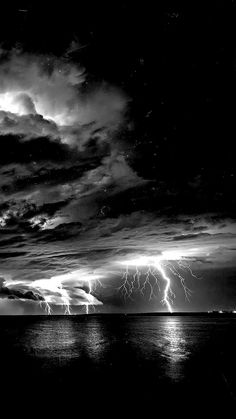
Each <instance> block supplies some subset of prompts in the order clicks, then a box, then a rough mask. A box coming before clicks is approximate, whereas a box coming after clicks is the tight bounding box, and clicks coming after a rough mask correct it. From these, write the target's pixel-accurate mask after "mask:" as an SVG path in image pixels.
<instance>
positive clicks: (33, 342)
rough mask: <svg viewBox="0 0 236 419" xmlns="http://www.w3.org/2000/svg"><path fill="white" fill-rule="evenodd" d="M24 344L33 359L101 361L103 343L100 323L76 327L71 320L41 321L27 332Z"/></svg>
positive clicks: (77, 325)
mask: <svg viewBox="0 0 236 419" xmlns="http://www.w3.org/2000/svg"><path fill="white" fill-rule="evenodd" d="M24 341H25V342H26V345H27V347H28V349H29V351H30V352H31V354H32V355H33V356H37V357H40V356H41V357H45V358H55V357H60V358H68V359H73V358H78V357H80V356H86V357H89V358H94V359H96V358H99V357H100V355H101V353H102V350H103V345H102V343H103V342H104V338H103V336H102V329H101V325H100V323H99V322H96V321H95V322H92V323H87V322H86V323H84V324H77V323H76V322H74V321H73V320H72V321H71V320H70V319H69V318H67V319H65V320H64V319H60V320H58V321H51V322H50V321H49V322H45V321H42V322H41V323H39V324H38V325H37V327H36V328H35V327H33V328H31V329H29V330H28V333H27V336H25V338H24Z"/></svg>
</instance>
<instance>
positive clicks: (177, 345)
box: [161, 318, 189, 380]
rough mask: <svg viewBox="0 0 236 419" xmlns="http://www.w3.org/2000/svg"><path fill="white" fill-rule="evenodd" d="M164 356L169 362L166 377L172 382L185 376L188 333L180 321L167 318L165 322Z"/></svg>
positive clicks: (163, 326)
mask: <svg viewBox="0 0 236 419" xmlns="http://www.w3.org/2000/svg"><path fill="white" fill-rule="evenodd" d="M162 328H163V335H162V340H161V342H162V354H161V356H162V357H164V358H165V359H166V361H167V364H166V368H165V375H166V376H168V377H169V378H171V379H172V380H180V379H181V378H183V376H184V371H183V366H184V362H185V360H186V359H187V358H188V355H189V351H188V349H187V341H186V334H185V333H186V332H185V330H184V328H183V324H182V321H181V320H180V319H172V318H165V320H164V321H163V325H162Z"/></svg>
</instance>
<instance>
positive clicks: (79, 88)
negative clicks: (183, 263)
mask: <svg viewBox="0 0 236 419" xmlns="http://www.w3.org/2000/svg"><path fill="white" fill-rule="evenodd" d="M122 16H123V11H122ZM181 16H182V15H181ZM172 20H173V19H172ZM165 21H166V19H165ZM170 21H171V19H170ZM50 25H51V22H50ZM171 25H172V24H171ZM164 26H166V25H164ZM169 26H170V25H168V27H169ZM119 27H120V22H119ZM50 30H51V26H50ZM138 30H139V32H140V27H139V29H138ZM165 30H166V28H165ZM114 32H115V31H114ZM118 32H119V31H117V33H118ZM129 32H132V31H130V22H129ZM121 36H123V35H121ZM142 36H143V35H142ZM144 36H145V35H144ZM106 37H107V34H106ZM126 38H127V36H125V42H123V44H122V45H121V46H120V47H119V48H121V49H123V48H125V49H126V50H127V51H128V53H127V56H126V57H125V58H126V59H125V60H122V59H120V56H117V57H116V50H115V48H113V44H112V40H111V44H110V45H109V48H108V50H107V51H106V54H104V55H102V56H101V57H100V54H99V53H98V54H97V55H96V60H94V59H93V60H92V61H93V65H94V66H95V68H104V69H105V72H104V73H103V74H108V75H109V69H110V68H113V67H117V69H116V70H115V74H116V76H115V78H116V80H117V83H116V86H112V85H109V84H108V83H106V82H104V81H101V82H99V81H98V80H97V79H98V77H97V76H96V82H94V80H93V82H92V83H90V81H91V80H92V76H91V75H87V74H86V72H85V70H84V68H83V67H82V66H79V65H78V64H77V63H73V62H71V61H70V59H69V57H70V53H67V54H65V55H64V56H61V57H60V58H59V56H57V57H56V56H54V55H52V54H44V55H42V54H37V53H24V52H23V50H19V49H12V50H11V51H4V50H3V51H2V52H1V57H0V140H1V141H0V163H1V168H0V198H1V202H0V227H1V231H0V233H1V236H0V247H1V252H0V258H1V272H2V275H3V276H4V278H6V281H8V282H7V285H6V284H5V285H4V287H5V293H7V292H8V291H6V290H7V289H11V290H13V293H14V292H15V297H16V294H17V292H18V293H22V295H28V296H32V295H37V293H38V292H39V290H40V293H41V292H42V295H43V298H47V299H49V300H50V302H51V303H52V304H55V305H58V304H62V303H63V301H62V295H61V291H60V284H62V285H63V289H64V290H65V291H66V292H67V293H68V296H69V298H70V300H71V304H75V305H84V304H95V305H97V304H101V302H102V301H103V300H104V301H107V302H108V303H109V302H110V303H111V304H112V303H114V304H117V305H119V302H117V301H118V300H119V301H120V297H119V294H118V293H117V290H116V288H117V285H119V281H120V276H121V275H122V269H123V264H124V263H125V262H126V260H132V259H135V258H137V257H139V256H142V255H145V256H153V257H157V256H162V255H163V254H164V253H165V252H170V253H171V252H172V253H173V252H176V253H177V254H178V255H180V257H181V255H185V258H186V260H187V261H188V262H189V263H191V264H192V265H193V267H194V268H195V269H197V270H203V269H204V267H205V266H214V267H216V266H219V265H222V266H225V265H226V264H229V265H230V264H235V261H234V257H235V251H234V249H235V246H234V244H235V237H236V229H235V221H234V220H235V199H234V193H233V192H234V189H235V177H234V176H233V171H232V170H231V165H230V164H229V165H228V161H230V162H231V163H232V162H233V155H232V156H231V154H230V153H229V154H230V158H229V160H228V155H227V152H226V151H225V150H226V148H227V147H223V150H222V146H220V147H219V145H217V141H215V137H214V135H212V138H213V137H214V139H213V140H211V139H209V138H208V137H210V130H208V131H206V132H205V131H204V129H203V128H204V127H203V125H204V124H202V123H201V115H202V114H201V112H200V111H199V109H198V107H199V108H201V109H204V110H203V111H202V112H205V111H206V106H205V102H204V101H203V102H204V103H202V101H197V100H195V99H196V98H195V96H194V92H193V95H192V92H191V95H192V96H193V102H194V100H195V101H196V103H197V105H196V108H195V107H194V106H193V104H192V102H191V100H190V101H189V98H188V96H186V95H185V94H184V93H183V104H181V103H180V106H179V101H180V102H181V98H182V83H183V81H184V78H185V76H186V72H185V71H182V69H181V71H180V72H179V75H178V74H177V75H176V74H175V71H176V69H175V62H172V61H171V60H170V61H168V57H169V49H168V48H166V49H165V48H164V49H165V52H164V55H165V58H164V59H163V61H165V60H166V59H167V62H168V68H167V69H165V70H167V71H163V74H162V76H161V80H164V85H163V92H164V93H163V92H162V93H161V95H163V96H166V97H165V98H164V99H163V98H161V99H160V97H159V96H158V94H156V92H155V89H154V84H155V83H156V82H157V80H158V77H157V74H158V71H156V67H155V65H154V63H153V64H152V65H150V68H151V71H150V69H147V66H146V61H148V59H147V60H146V57H144V55H145V54H142V55H143V57H140V56H135V54H136V53H137V52H136V53H135V49H134V50H133V48H132V45H131V44H130V42H129V39H128V47H127V44H126V43H127V39H126ZM177 38H178V37H177ZM102 39H103V38H102ZM138 39H139V38H138ZM47 42H48V40H47ZM149 42H150V41H148V42H147V44H148V45H149ZM103 43H104V42H103ZM57 44H60V43H58V42H57ZM118 44H119V45H120V39H119V40H117V44H116V48H117V46H118ZM141 44H142V42H141ZM173 45H174V47H173V48H174V49H175V47H176V55H175V53H174V56H175V58H176V60H177V61H178V59H177V57H178V54H179V48H180V46H179V45H183V42H182V41H181V40H179V38H178V39H177V41H176V44H175V43H174V44H173ZM97 47H99V45H97V44H96V48H97ZM59 48H61V46H59ZM96 48H95V49H96ZM32 50H35V49H34V48H32ZM150 50H152V52H151V55H152V56H153V48H150ZM99 51H100V50H99ZM109 51H110V52H111V56H112V58H110V54H109ZM138 54H139V47H138ZM154 55H155V54H154ZM193 55H194V54H193ZM155 58H156V57H155ZM169 58H170V57H169ZM104 59H105V63H103V60H104ZM87 61H88V62H89V59H88V60H87ZM94 61H97V62H96V63H94ZM126 62H127V64H126ZM136 62H137V63H138V64H137V65H136V64H135V63H136ZM151 62H152V61H151ZM114 63H115V64H114ZM88 64H89V63H88ZM173 64H174V65H173ZM100 66H101V67H100ZM106 67H107V68H108V70H107V69H106ZM190 67H191V66H190ZM172 68H173V69H174V70H173V72H172ZM154 69H155V71H153V70H154ZM170 69H171V70H170ZM184 70H185V69H184ZM120 71H121V72H120ZM127 72H128V73H129V74H128V73H127ZM152 72H153V73H154V74H155V76H154V83H150V84H149V83H148V77H151V74H149V73H152ZM177 73H178V71H177ZM124 74H128V76H127V78H126V80H124ZM148 74H149V76H147V75H148ZM164 74H167V83H165V77H163V75H164ZM181 74H183V75H184V76H181ZM113 75H114V74H113ZM179 76H180V78H178V77H179ZM181 77H183V79H182V78H181ZM104 78H105V77H103V75H102V77H101V80H103V79H104ZM111 78H112V77H111ZM146 78H147V79H146ZM194 80H195V79H194ZM117 85H123V86H126V87H127V85H128V89H127V90H128V91H129V93H131V96H133V99H134V100H133V103H131V101H130V100H129V99H128V96H127V95H126V94H124V93H123V92H122V91H121V90H120V89H119V88H117ZM179 86H180V87H179ZM188 90H190V91H191V89H188ZM196 90H198V89H196ZM199 90H200V89H199ZM172 91H173V92H174V93H171V92H172ZM148 92H149V93H148ZM171 95H173V96H171ZM169 97H170V100H169V99H168V98H169ZM171 98H172V99H171ZM171 100H172V101H171ZM199 103H200V104H201V106H199ZM156 106H157V108H158V109H157V110H156V109H155V107H156ZM181 112H182V113H181ZM193 115H196V116H194V117H193ZM132 118H133V119H134V120H132ZM206 119H207V118H206ZM219 119H220V118H219ZM188 121H191V122H188ZM166 126H167V129H166ZM192 126H194V127H196V129H195V128H194V130H193V129H192V128H191V129H189V128H190V127H192ZM166 131H167V133H166ZM193 131H194V132H193ZM195 131H196V132H195ZM216 131H217V129H216V130H215V132H216ZM224 134H225V133H224ZM222 138H224V141H226V142H227V138H226V139H225V135H224V136H222ZM222 138H221V143H220V144H222ZM208 139H209V145H207V144H208V142H207V140H208ZM213 150H214V152H213ZM228 166H230V167H228ZM205 264H206V265H205ZM96 278H97V279H98V280H99V281H101V282H102V286H104V287H105V288H101V289H100V290H99V289H98V290H97V293H98V294H96V297H98V298H96V297H94V295H92V294H94V293H93V292H92V293H90V287H89V285H88V281H90V280H91V283H93V281H94V283H96ZM37 281H38V282H37ZM63 281H64V282H63ZM17 282H18V285H14V284H17ZM9 284H10V285H9ZM18 286H19V287H21V288H20V289H19V290H18V288H16V287H18ZM98 288H99V287H98ZM14 290H15V291H14ZM16 290H18V291H16ZM9 292H10V291H9ZM27 293H28V294H27ZM29 293H30V294H29ZM12 295H13V294H12ZM18 295H19V294H18ZM103 297H104V298H103ZM18 298H20V297H18ZM29 299H30V298H29ZM32 300H33V298H32Z"/></svg>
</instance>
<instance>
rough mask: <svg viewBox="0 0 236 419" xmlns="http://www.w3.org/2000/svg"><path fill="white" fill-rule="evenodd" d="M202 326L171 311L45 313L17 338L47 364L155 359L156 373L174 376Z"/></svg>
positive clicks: (181, 368) (131, 363) (201, 333)
mask: <svg viewBox="0 0 236 419" xmlns="http://www.w3.org/2000/svg"><path fill="white" fill-rule="evenodd" d="M204 330H206V328H205V327H203V325H200V326H199V323H196V321H193V322H191V321H188V320H185V319H183V318H181V317H174V316H173V317H165V316H160V317H156V316H153V317H152V316H150V317H149V316H146V317H145V316H144V317H126V318H119V319H113V318H112V319H109V318H108V319H106V318H99V317H88V318H79V317H65V318H47V319H40V320H39V321H37V322H35V323H32V324H31V325H30V327H28V328H26V329H25V333H24V335H23V336H22V337H21V341H18V342H19V345H22V346H24V348H25V349H24V351H26V352H27V353H28V355H29V356H30V357H34V358H39V359H44V360H45V363H47V364H48V363H50V362H52V363H53V364H55V365H56V364H57V363H58V362H60V364H61V363H64V364H65V365H67V366H68V367H70V363H71V362H73V360H74V361H76V360H78V361H79V362H80V361H81V362H82V363H84V362H87V363H90V364H91V365H94V364H96V366H97V367H99V368H100V367H101V368H102V367H103V366H104V365H106V364H108V363H109V364H111V365H118V368H120V367H119V365H127V366H128V367H130V366H133V367H134V368H136V364H135V363H137V364H138V365H141V367H142V368H146V367H145V365H153V366H154V365H155V369H156V371H157V374H161V375H162V376H167V377H169V378H170V379H172V380H176V379H181V378H182V377H183V375H184V369H185V367H186V363H187V362H188V360H189V359H191V357H192V355H193V353H194V351H195V347H198V348H199V345H201V340H202V341H203V342H205V341H206V339H207V335H205V332H204ZM196 342H197V345H195V344H196ZM76 362H77V361H76ZM48 365H49V364H48Z"/></svg>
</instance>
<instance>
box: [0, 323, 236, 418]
mask: <svg viewBox="0 0 236 419" xmlns="http://www.w3.org/2000/svg"><path fill="white" fill-rule="evenodd" d="M235 336H236V319H235V318H232V317H231V318H230V317H228V318H227V317H222V318H219V317H216V318H214V317H209V316H208V317H207V316H205V317H204V316H201V317H200V316H197V317H196V316H194V317H191V316H117V315H116V316H115V315H114V316H87V317H86V316H64V317H53V316H52V317H47V316H42V317H33V316H32V317H0V337H1V344H0V354H1V386H2V393H1V394H2V397H5V398H7V397H8V398H10V399H11V397H12V394H14V397H13V399H14V400H15V396H19V400H20V403H22V398H23V400H24V403H26V404H27V403H28V402H29V400H30V402H33V403H34V404H35V405H36V406H38V408H39V409H43V408H45V406H46V402H47V403H48V402H50V404H51V407H53V406H54V407H55V408H57V409H58V407H61V408H62V409H63V408H65V406H69V409H70V410H71V411H72V412H75V413H76V412H77V413H78V410H79V411H81V409H84V410H87V409H88V410H89V411H90V410H91V411H92V410H95V411H97V409H98V410H99V411H102V412H105V411H106V410H108V412H111V411H116V410H117V411H119V412H122V409H130V411H133V412H134V414H136V413H137V412H138V411H139V410H140V411H141V410H142V409H144V411H145V412H146V413H147V412H148V411H150V412H151V413H152V414H153V413H154V412H160V411H161V410H162V411H163V410H165V411H167V413H170V412H172V411H175V412H181V411H185V412H186V410H187V411H188V409H189V408H191V411H199V412H201V410H202V412H206V410H207V409H208V410H210V411H213V410H214V411H220V410H222V412H224V413H226V410H227V409H229V408H232V407H236V403H235V400H236V360H235V359H236V342H235ZM18 403H19V401H18ZM108 406H112V410H109V409H110V408H108ZM167 416H168V415H167Z"/></svg>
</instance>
